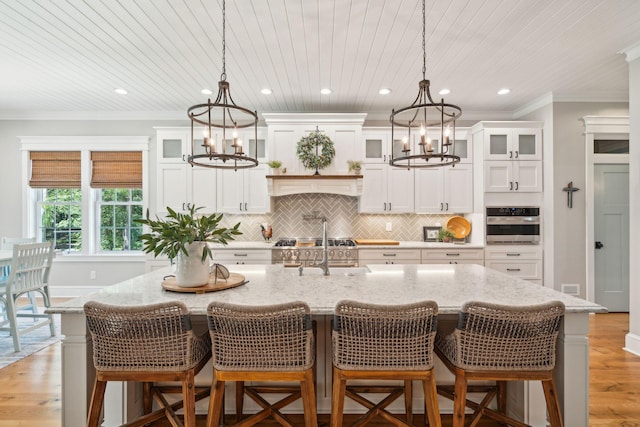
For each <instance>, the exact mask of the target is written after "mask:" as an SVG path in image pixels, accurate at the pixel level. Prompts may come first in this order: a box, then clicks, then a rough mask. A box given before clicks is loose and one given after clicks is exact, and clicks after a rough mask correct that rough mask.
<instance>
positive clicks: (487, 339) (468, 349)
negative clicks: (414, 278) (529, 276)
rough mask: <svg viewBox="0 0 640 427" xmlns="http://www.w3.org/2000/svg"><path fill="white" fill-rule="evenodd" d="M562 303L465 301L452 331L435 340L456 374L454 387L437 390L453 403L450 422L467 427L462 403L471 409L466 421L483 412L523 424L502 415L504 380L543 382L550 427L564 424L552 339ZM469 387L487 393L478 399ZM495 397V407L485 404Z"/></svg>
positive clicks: (437, 348) (557, 328)
mask: <svg viewBox="0 0 640 427" xmlns="http://www.w3.org/2000/svg"><path fill="white" fill-rule="evenodd" d="M563 316H564V304H562V303H561V302H559V301H553V302H549V303H546V304H539V305H532V306H520V307H517V306H516V307H514V306H502V305H497V304H490V303H484V302H476V301H472V302H467V303H466V304H464V306H463V307H462V311H461V312H460V315H459V319H458V325H457V326H456V329H455V330H454V332H453V333H451V334H450V335H447V336H444V337H443V336H440V335H438V338H437V339H436V353H437V355H438V356H439V357H440V358H441V359H442V361H443V362H444V364H445V365H446V366H447V368H448V369H449V370H450V371H451V372H452V373H454V374H455V385H454V387H453V388H452V387H450V386H449V387H438V392H439V393H440V394H442V395H443V396H446V397H448V398H450V399H453V401H454V409H453V425H454V426H464V425H465V407H467V406H468V407H469V408H471V409H473V410H474V413H473V415H472V417H471V419H470V423H471V424H472V425H475V423H476V422H477V421H478V420H479V419H480V417H482V415H486V416H488V417H490V418H493V419H495V420H498V421H500V422H504V423H507V424H509V425H511V426H526V424H524V423H522V422H520V421H518V420H514V419H513V418H510V417H508V416H507V415H506V409H507V394H506V382H507V381H542V387H543V390H544V395H545V400H546V404H547V412H548V414H549V421H550V424H551V426H552V427H559V426H562V417H561V415H560V407H559V404H558V396H557V394H556V387H555V384H554V380H553V368H554V366H555V361H556V340H557V337H558V331H559V329H560V322H561V321H562V318H563ZM468 380H485V381H496V387H484V386H475V387H474V386H468V385H467V381H468ZM467 391H469V392H472V391H478V392H486V393H487V394H486V395H485V397H484V399H483V400H482V402H481V403H476V402H473V401H471V400H468V399H467V397H466V394H467ZM495 397H497V404H498V411H495V410H492V409H489V408H488V407H487V405H489V403H491V401H492V400H493V399H494V398H495Z"/></svg>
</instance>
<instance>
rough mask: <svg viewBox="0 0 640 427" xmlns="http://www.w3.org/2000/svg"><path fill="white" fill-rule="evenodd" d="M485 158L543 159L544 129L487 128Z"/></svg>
mask: <svg viewBox="0 0 640 427" xmlns="http://www.w3.org/2000/svg"><path fill="white" fill-rule="evenodd" d="M484 133H485V135H484V139H485V143H484V159H485V160H542V129H533V128H529V129H527V128H516V129H513V128H512V129H500V128H496V129H485V130H484Z"/></svg>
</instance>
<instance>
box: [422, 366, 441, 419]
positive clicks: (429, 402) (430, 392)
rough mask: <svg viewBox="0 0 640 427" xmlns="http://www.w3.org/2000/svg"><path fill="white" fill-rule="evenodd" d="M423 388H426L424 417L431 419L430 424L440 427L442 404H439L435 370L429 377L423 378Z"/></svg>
mask: <svg viewBox="0 0 640 427" xmlns="http://www.w3.org/2000/svg"><path fill="white" fill-rule="evenodd" d="M422 388H423V390H424V408H425V414H424V418H425V420H426V419H428V420H429V426H431V427H440V426H441V425H442V421H441V419H440V406H439V405H438V390H437V388H436V377H435V376H434V375H433V370H432V371H431V373H430V374H429V376H428V377H427V378H425V379H424V380H422Z"/></svg>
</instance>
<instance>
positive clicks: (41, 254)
mask: <svg viewBox="0 0 640 427" xmlns="http://www.w3.org/2000/svg"><path fill="white" fill-rule="evenodd" d="M52 260H53V242H45V243H28V244H23V245H14V246H13V256H12V258H11V266H10V268H9V276H8V278H7V280H6V281H3V282H0V302H2V304H3V305H4V307H5V308H6V313H5V318H4V319H3V320H2V321H0V330H2V331H9V332H10V334H11V336H12V337H13V347H14V349H15V351H20V350H21V345H20V336H21V335H24V334H26V333H29V332H31V331H33V330H34V329H37V328H40V327H43V326H47V325H49V329H50V331H51V336H52V337H53V336H55V334H56V331H55V325H54V323H53V316H52V315H50V314H45V313H40V312H39V311H38V307H37V306H34V305H33V304H32V303H31V302H30V303H29V304H28V305H25V306H21V305H19V301H18V299H19V298H20V297H21V296H23V295H27V294H29V293H34V292H37V293H39V294H40V295H42V299H43V305H44V307H45V308H47V307H50V306H51V297H50V296H49V272H50V270H51V263H52ZM25 309H28V311H27V310H25ZM21 318H31V319H32V320H33V322H32V323H25V324H23V323H21V322H18V319H21Z"/></svg>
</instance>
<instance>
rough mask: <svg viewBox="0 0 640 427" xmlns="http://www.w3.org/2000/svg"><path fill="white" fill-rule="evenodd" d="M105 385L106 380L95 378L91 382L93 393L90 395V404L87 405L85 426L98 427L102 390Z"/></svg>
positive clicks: (102, 397)
mask: <svg viewBox="0 0 640 427" xmlns="http://www.w3.org/2000/svg"><path fill="white" fill-rule="evenodd" d="M106 387H107V382H106V381H99V380H98V379H97V378H96V380H95V381H94V383H93V394H92V396H91V404H90V405H89V417H88V420H87V427H98V422H99V421H100V411H101V410H102V402H103V400H104V390H105V389H106Z"/></svg>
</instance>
